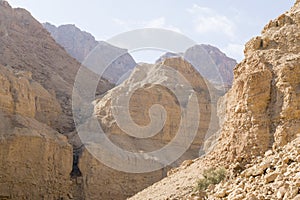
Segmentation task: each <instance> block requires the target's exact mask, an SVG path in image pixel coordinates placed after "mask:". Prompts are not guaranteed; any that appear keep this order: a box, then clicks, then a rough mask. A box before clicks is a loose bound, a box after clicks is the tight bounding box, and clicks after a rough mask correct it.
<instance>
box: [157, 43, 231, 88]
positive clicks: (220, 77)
mask: <svg viewBox="0 0 300 200" xmlns="http://www.w3.org/2000/svg"><path fill="white" fill-rule="evenodd" d="M180 56H182V57H184V59H186V60H187V61H188V62H190V63H191V64H192V65H193V66H194V67H195V68H196V69H197V71H199V72H200V74H201V75H202V76H203V77H204V78H206V79H207V80H209V81H210V82H211V83H212V84H213V85H214V86H215V87H216V88H218V89H221V90H225V91H227V90H228V89H229V88H230V87H231V85H232V81H233V68H234V67H235V66H236V64H237V63H236V61H235V60H234V59H232V58H229V57H227V56H226V55H225V54H224V53H223V52H221V51H220V50H219V49H218V48H216V47H213V46H211V45H205V44H201V45H195V46H193V47H191V48H189V49H187V50H186V51H185V52H184V53H178V54H175V53H166V54H165V55H163V56H162V57H161V58H159V59H158V60H157V61H156V62H161V61H162V60H164V59H165V58H170V57H180Z"/></svg>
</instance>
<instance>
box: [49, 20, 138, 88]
mask: <svg viewBox="0 0 300 200" xmlns="http://www.w3.org/2000/svg"><path fill="white" fill-rule="evenodd" d="M43 26H44V27H45V28H46V29H47V30H48V31H49V33H51V36H52V37H53V38H54V39H55V41H56V42H57V43H58V44H60V45H61V46H62V47H63V48H65V49H66V51H67V52H68V53H69V54H70V55H71V56H72V57H73V58H75V59H77V60H78V61H79V62H80V63H83V62H84V60H85V59H86V57H87V56H88V54H89V53H91V51H92V50H95V49H96V50H97V51H99V55H100V56H101V57H102V59H106V58H107V57H110V58H111V57H117V58H116V60H111V61H109V62H108V63H110V65H109V66H107V70H106V71H105V72H104V73H103V77H104V78H105V79H107V80H109V81H110V82H112V83H118V82H119V81H120V82H121V81H123V80H124V78H123V76H124V75H125V76H126V75H127V77H128V75H129V74H127V73H130V72H131V71H132V69H133V68H134V67H135V66H136V63H135V61H134V59H133V58H132V57H131V55H130V54H128V52H127V50H126V49H120V48H118V47H115V46H112V45H110V44H108V43H106V42H103V41H101V42H98V41H96V39H95V38H94V36H92V35H91V34H90V33H87V32H85V31H81V30H80V29H79V28H77V27H76V26H75V25H69V24H68V25H61V26H59V27H56V26H54V25H51V24H50V23H44V24H43ZM107 55H109V56H107ZM104 62H105V61H104Z"/></svg>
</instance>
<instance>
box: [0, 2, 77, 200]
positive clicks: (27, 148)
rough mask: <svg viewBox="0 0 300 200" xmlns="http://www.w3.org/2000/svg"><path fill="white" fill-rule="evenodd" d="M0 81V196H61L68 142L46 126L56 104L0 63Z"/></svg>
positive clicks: (68, 166)
mask: <svg viewBox="0 0 300 200" xmlns="http://www.w3.org/2000/svg"><path fill="white" fill-rule="evenodd" d="M2 3H3V2H2ZM0 82H1V90H0V138H1V139H0V157H1V159H0V168H1V170H0V197H1V199H3V198H4V199H21V198H27V199H43V198H45V199H59V198H67V195H68V192H69V191H70V177H69V174H70V172H71V170H72V154H73V152H72V147H71V146H70V145H69V144H68V142H67V139H66V138H65V137H64V136H62V135H61V134H59V133H58V132H56V131H54V130H53V129H52V128H50V127H49V126H56V124H57V123H58V122H57V119H58V116H59V115H60V114H61V108H60V105H59V103H58V102H57V100H56V99H55V98H54V97H53V96H52V95H51V94H50V93H48V92H47V90H46V89H44V88H43V87H42V86H41V85H40V84H38V83H37V82H35V81H33V80H32V78H31V73H29V72H27V73H26V72H21V71H18V72H13V70H12V69H7V67H4V66H2V65H0ZM47 125H49V126H47Z"/></svg>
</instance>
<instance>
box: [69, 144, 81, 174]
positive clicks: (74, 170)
mask: <svg viewBox="0 0 300 200" xmlns="http://www.w3.org/2000/svg"><path fill="white" fill-rule="evenodd" d="M82 147H83V145H81V146H80V147H79V148H77V149H75V148H74V149H73V166H72V171H71V173H70V176H71V178H77V177H81V176H82V173H81V171H80V169H79V167H78V163H79V157H80V155H81V152H82Z"/></svg>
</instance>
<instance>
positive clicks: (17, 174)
mask: <svg viewBox="0 0 300 200" xmlns="http://www.w3.org/2000/svg"><path fill="white" fill-rule="evenodd" d="M24 114H25V115H26V114H27V113H24ZM0 119H1V123H0V127H1V129H0V136H1V139H0V157H1V159H0V169H1V170H0V197H1V198H4V199H22V198H27V199H60V198H67V197H68V195H69V192H70V185H71V184H70V176H69V174H70V172H71V170H72V154H73V152H72V147H71V146H70V145H69V144H68V142H67V139H66V138H65V137H64V136H62V135H60V134H59V133H57V132H56V131H54V130H53V129H51V128H50V127H48V126H46V125H44V124H42V123H40V122H38V121H36V120H34V119H33V118H28V117H24V116H21V115H19V114H17V115H9V114H6V113H3V112H2V111H1V112H0Z"/></svg>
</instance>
